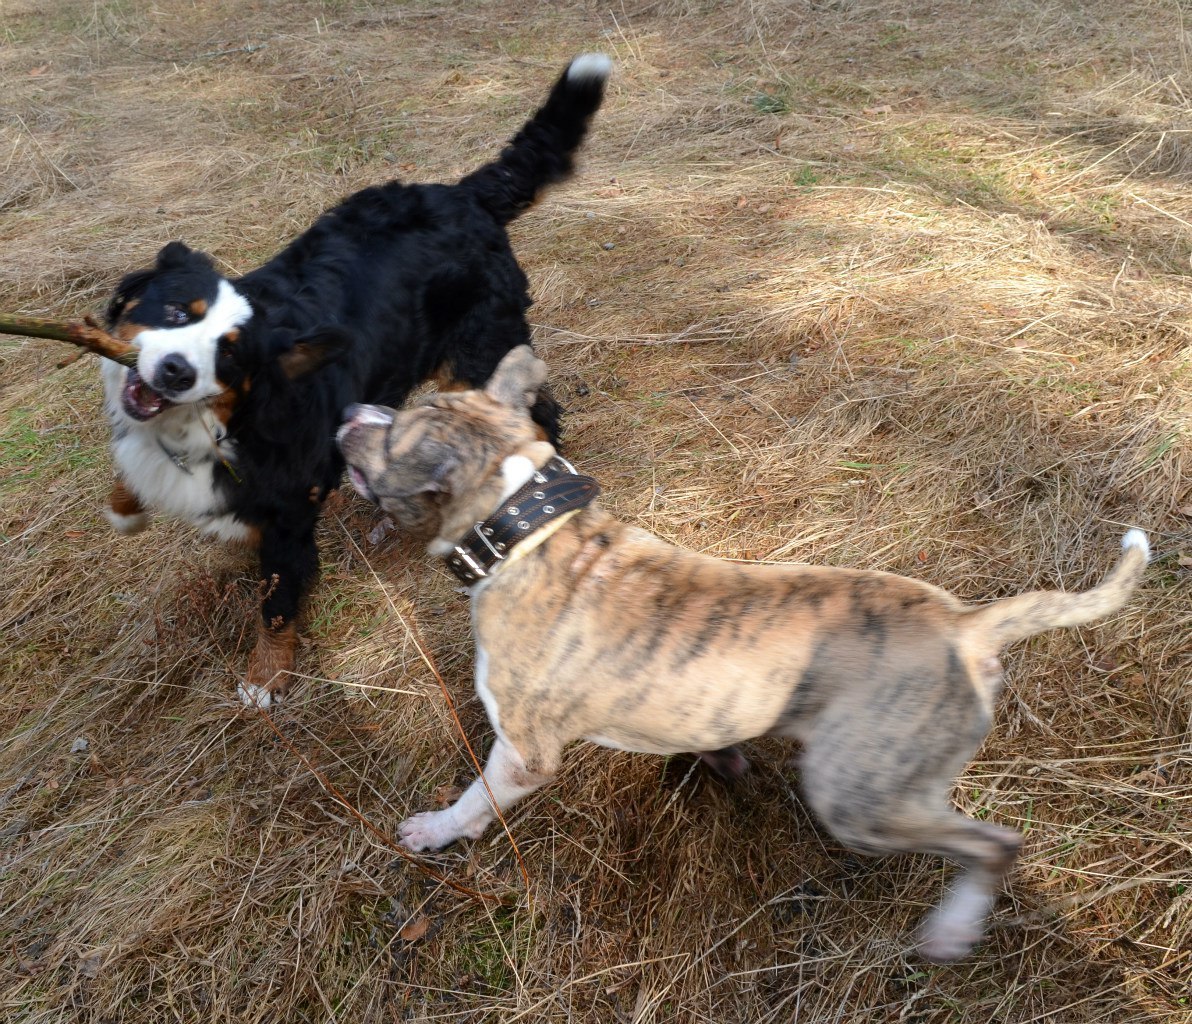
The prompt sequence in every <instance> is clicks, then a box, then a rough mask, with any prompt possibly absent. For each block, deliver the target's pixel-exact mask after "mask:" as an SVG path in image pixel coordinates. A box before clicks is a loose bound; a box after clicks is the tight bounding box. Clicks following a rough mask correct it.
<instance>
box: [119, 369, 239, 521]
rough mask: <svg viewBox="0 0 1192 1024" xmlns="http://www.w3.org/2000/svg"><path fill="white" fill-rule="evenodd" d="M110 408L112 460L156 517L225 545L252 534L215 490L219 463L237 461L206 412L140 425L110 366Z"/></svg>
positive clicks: (173, 413) (177, 413)
mask: <svg viewBox="0 0 1192 1024" xmlns="http://www.w3.org/2000/svg"><path fill="white" fill-rule="evenodd" d="M103 376H104V393H105V402H104V407H105V410H106V412H107V415H108V419H109V420H110V421H111V424H112V459H113V461H114V462H115V463H116V466H117V468H118V470H119V472H120V477H121V479H122V480H123V481H124V484H125V486H126V487H127V488H128V489H129V490H130V491H132V493H133V494H135V495H136V496H137V498H139V499H140V500H141V502H142V503H143V504H144V505H145V506H146V507H147V508H150V509H152V510H154V511H159V512H164V513H165V514H167V515H170V516H175V517H177V518H179V519H183V520H185V521H186V522H188V523H191V524H192V525H194V526H197V527H198V528H199V529H200V530H202V531H203V532H204V533H207V534H210V535H212V536H215V537H218V538H219V539H221V540H240V539H243V538H245V537H247V536H248V528H247V527H246V526H245V525H244V524H243V523H241V522H239V521H237V520H236V519H234V518H232V516H230V515H229V514H228V504H227V499H226V498H225V497H224V496H223V494H222V493H221V492H220V491H219V490H217V489H216V488H215V485H214V484H215V480H214V470H215V466H216V464H217V462H219V461H221V460H224V459H227V460H228V461H230V462H234V460H235V451H234V449H233V448H232V446H231V445H230V444H229V443H228V442H226V441H223V440H222V437H223V432H224V427H223V424H221V423H220V422H219V421H218V420H217V419H216V418H215V417H214V416H213V415H212V414H211V413H210V411H208V410H207V409H206V408H204V407H202V406H197V405H183V406H178V407H177V408H174V409H167V410H166V411H165V412H163V413H161V414H159V415H158V416H155V417H154V418H153V419H151V420H149V421H148V422H146V423H138V422H136V421H134V420H131V419H129V418H128V417H127V416H126V415H124V413H123V411H122V410H121V408H120V395H121V392H122V390H123V387H124V377H125V370H124V368H123V367H122V366H119V365H118V364H116V363H112V362H110V361H107V360H105V361H104V366H103Z"/></svg>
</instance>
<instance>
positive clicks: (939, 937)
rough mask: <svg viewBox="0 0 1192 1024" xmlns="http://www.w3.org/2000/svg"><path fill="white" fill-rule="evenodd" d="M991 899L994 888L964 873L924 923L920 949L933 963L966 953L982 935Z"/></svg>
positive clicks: (960, 957)
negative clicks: (949, 893)
mask: <svg viewBox="0 0 1192 1024" xmlns="http://www.w3.org/2000/svg"><path fill="white" fill-rule="evenodd" d="M993 901H994V893H993V889H992V887H991V886H990V885H988V884H986V881H985V879H983V878H980V877H978V878H974V877H972V876H971V875H966V876H965V877H964V878H962V879H961V880H960V882H959V883H958V884H957V886H956V888H955V889H954V890H953V892H952V893H951V895H949V896H948V897H947V898H946V899H945V900H944V902H943V903H942V904H941V905H940V906H939V907H937V908H936V909H935V910H934V911H932V913H931V915H930V916H929V917H928V918H927V920H926V921H924V922H923V927H922V931H921V932H920V938H919V944H918V949H919V952H920V953H921V954H922V955H923V956H924V957H925V958H926V959H928V960H932V961H935V962H936V963H944V962H947V961H949V960H960V959H962V958H963V957H966V956H968V955H969V953H971V952H972V950H973V947H974V946H975V945H976V944H977V943H978V942H980V941H981V937H982V936H983V935H984V934H985V918H986V916H987V915H988V914H989V911H990V910H991V909H992V907H993Z"/></svg>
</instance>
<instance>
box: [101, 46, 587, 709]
mask: <svg viewBox="0 0 1192 1024" xmlns="http://www.w3.org/2000/svg"><path fill="white" fill-rule="evenodd" d="M610 70H611V62H610V61H609V59H608V58H607V57H605V56H604V55H603V54H595V53H592V54H585V55H583V56H581V57H578V58H576V59H575V60H574V61H572V63H571V64H570V65H569V66H568V68H567V70H566V71H565V72H564V73H563V75H562V77H561V78H560V79H559V80H558V81H557V82H556V83H555V86H554V88H553V89H552V90H551V92H550V95H549V96H548V98H547V100H546V103H545V104H544V105H543V106H542V108H541V109H540V110H539V111H538V112H537V113H536V114H535V115H534V116H533V117H532V118H531V119H530V120H529V121H528V122H527V123H526V124H525V126H524V127H523V128H522V129H521V131H520V132H519V133H518V134H517V135H516V136H515V137H514V138H513V139H512V141H511V142H510V143H509V145H508V146H507V147H506V148H505V149H504V151H503V152H502V153H501V154H500V156H499V157H498V158H497V159H496V160H494V161H493V162H491V163H488V164H486V165H484V166H483V167H481V168H479V169H478V170H476V171H474V172H472V173H471V174H469V175H467V176H466V177H465V178H463V179H462V180H460V181H459V182H458V183H457V184H455V185H443V184H430V185H403V184H401V183H400V182H398V181H391V182H389V183H387V184H384V185H380V186H377V187H373V188H367V189H364V190H363V191H361V192H358V193H356V194H355V195H353V196H350V197H349V198H348V199H346V200H344V201H343V202H342V203H340V204H339V205H338V206H335V207H333V208H332V209H330V210H328V211H327V212H326V213H324V214H323V215H322V216H320V217H319V218H318V220H316V221H315V222H314V224H313V225H312V226H311V227H310V228H309V229H308V230H307V231H305V232H304V233H303V234H301V235H299V236H298V238H296V239H295V240H294V241H293V242H291V243H290V244H289V245H288V246H287V247H286V248H285V249H283V250H282V251H281V252H280V253H278V254H277V255H276V256H274V257H273V258H272V259H271V260H269V262H267V263H266V264H264V265H263V266H261V267H259V268H257V269H256V270H253V271H252V272H250V273H248V274H245V275H244V276H243V277H239V278H228V277H225V276H223V275H222V274H220V273H219V272H218V271H216V269H215V267H214V265H213V263H212V260H211V258H210V257H209V256H207V255H206V254H204V253H201V252H197V251H195V250H193V249H190V248H188V247H187V246H186V245H184V244H183V243H182V242H171V243H169V244H168V245H167V246H165V248H163V249H162V250H161V252H159V253H158V255H157V259H156V262H155V263H154V265H153V266H152V267H149V268H148V269H145V270H139V271H136V272H134V273H131V274H129V275H128V276H127V277H125V278H124V280H123V281H121V282H120V285H119V286H118V287H117V289H116V291H115V294H114V295H113V297H112V299H111V302H110V304H109V305H108V310H107V322H108V329H109V331H110V332H111V333H112V334H114V335H116V336H118V337H120V338H123V339H125V340H127V341H130V342H132V343H133V344H134V345H136V346H137V348H138V349H139V350H140V351H139V353H138V356H137V365H136V367H135V368H134V369H128V368H126V367H124V366H121V365H119V364H118V363H115V362H112V361H109V360H104V361H103V379H104V391H105V395H106V401H105V408H106V411H107V415H108V418H109V420H110V421H111V425H112V442H111V443H112V457H113V461H114V462H115V466H116V473H117V475H116V482H115V486H114V488H113V490H112V495H111V500H110V508H109V509H108V510H107V517H108V519H109V521H110V522H111V523H112V525H113V526H115V528H116V529H117V530H119V531H121V532H122V533H135V532H137V531H138V530H141V529H143V528H144V527H145V525H146V524H147V522H148V517H149V510H156V511H160V512H163V513H166V514H168V515H171V516H175V517H178V518H181V519H184V520H186V521H188V522H190V523H193V524H194V525H195V526H197V527H198V528H199V529H200V530H202V531H203V532H204V533H206V534H209V535H211V536H214V537H217V538H220V539H223V540H229V541H231V540H240V541H248V542H250V543H252V544H254V545H255V546H256V547H257V549H258V551H259V555H260V579H261V583H260V586H261V620H260V623H259V629H258V636H257V642H256V646H255V649H254V650H253V652H252V654H251V655H250V657H249V661H248V667H247V672H246V674H245V676H244V678H243V679H242V680H240V681H239V683H238V686H237V690H238V692H239V694H240V696H241V698H242V699H243V700H244V701H245V703H247V704H251V705H257V706H260V707H268V706H269V705H270V704H271V703H272V702H274V701H276V700H278V699H280V698H281V697H283V696H284V695H285V690H286V686H287V682H288V680H289V676H290V673H291V672H292V669H293V666H294V652H295V648H296V645H297V626H296V618H297V615H298V612H299V607H300V605H301V601H302V598H303V595H304V594H305V592H306V591H307V590H308V589H309V587H310V586H311V584H312V582H313V580H314V578H315V576H316V574H317V571H318V551H317V548H316V546H315V525H316V522H317V520H318V516H319V512H320V509H321V507H322V504H323V500H324V498H325V497H326V496H327V494H328V493H329V492H330V491H331V490H332V489H334V488H335V487H336V486H338V484H339V483H340V478H341V476H342V473H343V469H344V461H343V458H342V456H341V455H340V454H339V451H338V449H337V448H336V446H335V431H336V427H337V426H338V425H339V421H340V414H341V411H342V410H343V409H344V408H345V407H346V406H348V405H350V404H352V403H353V402H370V403H377V404H381V405H399V404H400V403H401V402H402V401H403V400H404V399H405V398H406V397H407V395H408V394H409V393H410V391H411V390H412V389H413V388H415V387H416V386H417V385H418V384H420V383H421V382H423V381H427V380H431V379H437V380H438V381H439V382H440V385H441V386H443V387H452V386H459V387H468V388H472V387H478V386H480V385H482V384H483V383H484V382H485V381H486V380H487V379H488V377H489V376H490V374H491V373H492V372H493V370H494V369H495V368H496V367H497V364H498V363H500V361H501V358H502V357H503V356H504V355H505V353H507V352H508V351H509V350H510V349H514V348H517V347H518V346H519V345H524V344H527V343H528V342H529V339H530V331H529V326H528V324H527V323H526V317H525V313H526V309H527V308H528V307H529V305H530V297H529V293H528V290H527V281H526V277H525V274H524V273H523V272H522V270H521V267H520V266H518V263H517V260H516V259H515V258H514V256H513V251H512V249H511V248H510V245H509V238H508V236H507V234H506V232H505V225H506V224H508V223H509V222H510V221H512V220H513V219H514V218H515V217H516V216H517V215H518V214H519V213H521V211H522V210H524V209H526V208H527V207H528V206H530V205H531V204H532V203H533V202H534V201H535V200H536V198H537V197H538V196H539V194H540V193H541V192H542V190H543V189H544V188H545V187H546V186H547V185H550V184H552V183H554V182H557V181H560V180H562V179H564V178H566V177H567V176H568V175H569V174H570V172H571V169H572V158H573V155H574V153H575V151H576V150H577V149H578V147H579V146H580V143H581V142H582V141H583V138H584V135H585V134H586V132H587V128H588V123H589V121H590V119H591V117H592V115H593V114H594V113H595V112H596V110H597V108H598V107H599V106H600V103H601V100H602V99H603V96H604V86H605V82H606V81H607V79H608V75H609V72H610ZM534 415H535V419H536V421H537V422H538V424H539V425H540V426H541V427H542V429H543V430H544V432H545V434H546V435H548V436H549V437H550V438H551V439H552V440H556V439H557V436H558V408H557V407H556V405H555V404H554V402H553V400H551V399H550V398H549V396H547V397H546V398H544V399H543V400H541V401H540V402H539V403H538V405H537V406H535V408H534Z"/></svg>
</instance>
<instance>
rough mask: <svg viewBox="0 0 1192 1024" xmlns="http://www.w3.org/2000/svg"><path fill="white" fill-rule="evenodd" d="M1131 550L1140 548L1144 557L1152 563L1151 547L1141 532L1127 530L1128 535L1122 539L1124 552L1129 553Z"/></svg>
mask: <svg viewBox="0 0 1192 1024" xmlns="http://www.w3.org/2000/svg"><path fill="white" fill-rule="evenodd" d="M1130 548H1140V549H1141V550H1142V553H1143V556H1144V557H1145V558H1146V559H1147V561H1150V558H1151V545H1150V543H1149V542H1148V541H1147V539H1146V534H1145V533H1143V532H1142V531H1141V530H1127V531H1126V535H1125V536H1124V537H1122V550H1123V551H1128V550H1129V549H1130Z"/></svg>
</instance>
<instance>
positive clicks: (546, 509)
mask: <svg viewBox="0 0 1192 1024" xmlns="http://www.w3.org/2000/svg"><path fill="white" fill-rule="evenodd" d="M554 510H555V506H554V505H543V506H542V511H543V512H545V513H546V514H547V515H548V516H549V515H550V514H551V513H552V512H553V511H554Z"/></svg>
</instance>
